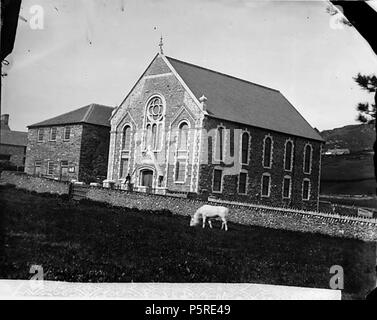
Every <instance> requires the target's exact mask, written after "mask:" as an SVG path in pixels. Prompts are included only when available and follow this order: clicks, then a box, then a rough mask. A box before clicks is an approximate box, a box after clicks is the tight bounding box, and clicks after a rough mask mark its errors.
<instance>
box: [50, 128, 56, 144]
mask: <svg viewBox="0 0 377 320" xmlns="http://www.w3.org/2000/svg"><path fill="white" fill-rule="evenodd" d="M56 131H57V129H56V127H53V128H51V129H50V140H51V141H56Z"/></svg>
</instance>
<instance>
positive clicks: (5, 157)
mask: <svg viewBox="0 0 377 320" xmlns="http://www.w3.org/2000/svg"><path fill="white" fill-rule="evenodd" d="M0 160H3V161H4V160H5V161H9V160H10V154H0Z"/></svg>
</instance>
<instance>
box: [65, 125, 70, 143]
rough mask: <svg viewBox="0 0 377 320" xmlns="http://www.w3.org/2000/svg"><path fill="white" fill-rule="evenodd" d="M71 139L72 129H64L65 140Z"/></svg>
mask: <svg viewBox="0 0 377 320" xmlns="http://www.w3.org/2000/svg"><path fill="white" fill-rule="evenodd" d="M70 137H71V127H65V128H64V140H69V139H70Z"/></svg>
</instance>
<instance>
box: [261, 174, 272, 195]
mask: <svg viewBox="0 0 377 320" xmlns="http://www.w3.org/2000/svg"><path fill="white" fill-rule="evenodd" d="M264 177H268V178H269V179H268V194H267V195H264V194H263V178H264ZM271 185H272V178H271V174H270V173H268V172H264V173H263V174H262V178H261V192H260V194H261V197H262V198H270V197H271Z"/></svg>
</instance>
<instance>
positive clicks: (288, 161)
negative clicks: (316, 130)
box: [284, 140, 293, 171]
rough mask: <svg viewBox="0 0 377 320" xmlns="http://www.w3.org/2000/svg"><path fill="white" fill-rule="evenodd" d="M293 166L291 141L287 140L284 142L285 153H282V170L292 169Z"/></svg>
mask: <svg viewBox="0 0 377 320" xmlns="http://www.w3.org/2000/svg"><path fill="white" fill-rule="evenodd" d="M292 166H293V142H292V141H290V140H287V142H286V143H285V154H284V170H286V171H292Z"/></svg>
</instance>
